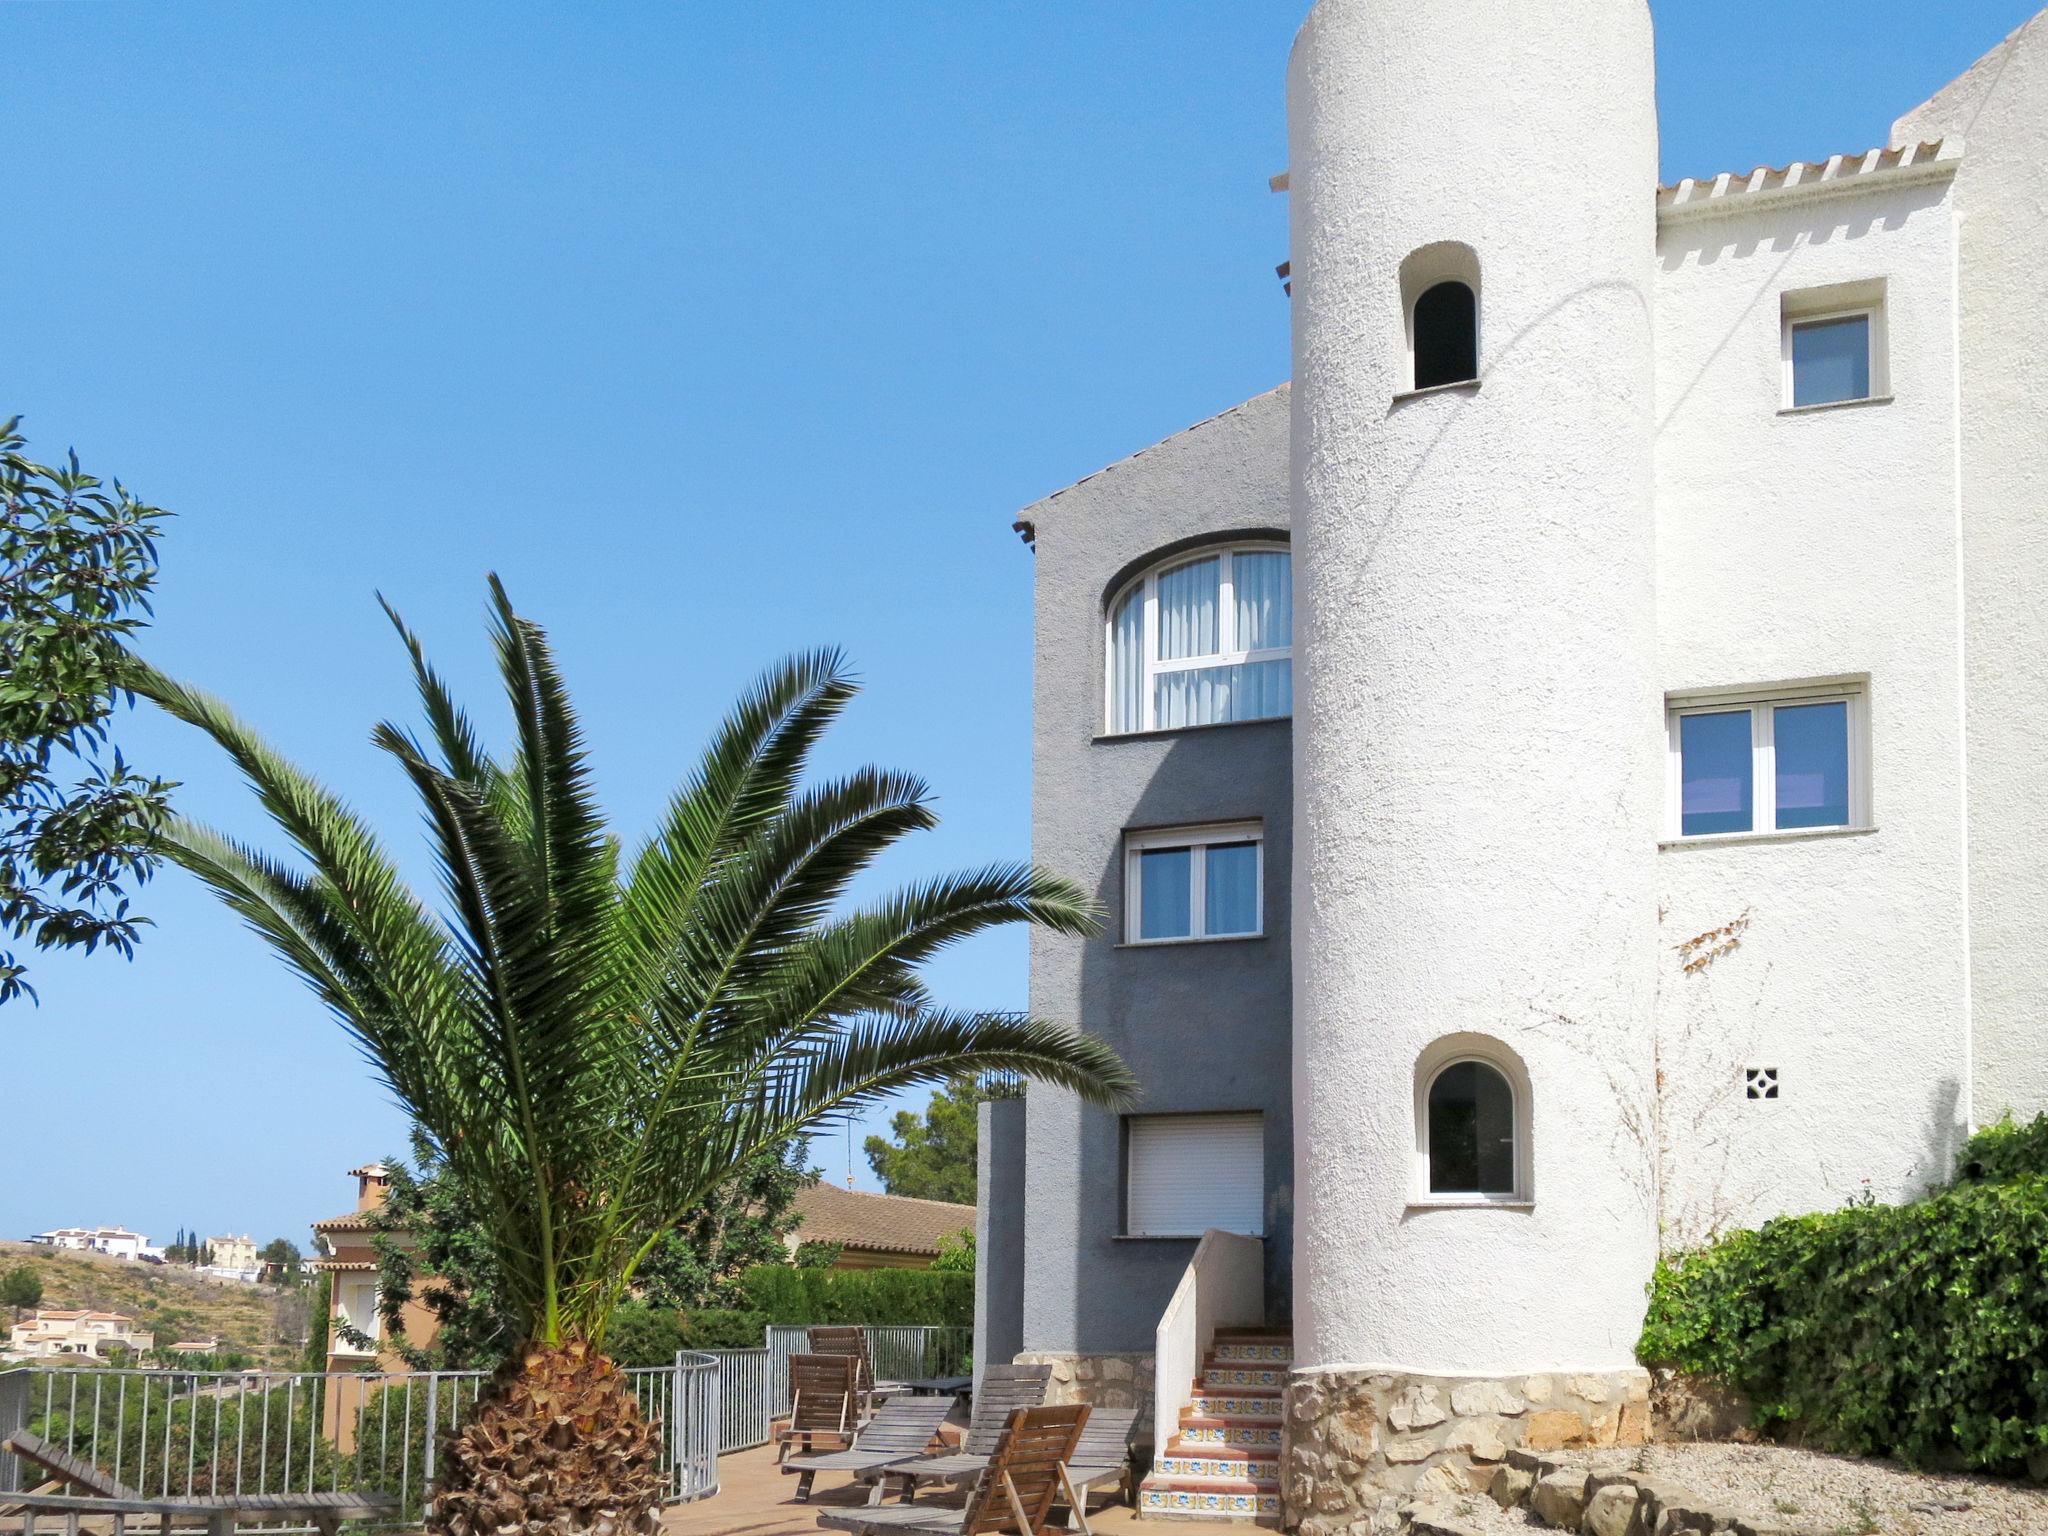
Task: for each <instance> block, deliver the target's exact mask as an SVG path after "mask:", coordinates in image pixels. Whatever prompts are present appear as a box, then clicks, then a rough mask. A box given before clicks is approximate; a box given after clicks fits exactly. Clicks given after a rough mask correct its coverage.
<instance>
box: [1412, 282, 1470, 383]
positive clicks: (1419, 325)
mask: <svg viewBox="0 0 2048 1536" xmlns="http://www.w3.org/2000/svg"><path fill="white" fill-rule="evenodd" d="M1478 377H1479V300H1478V297H1477V296H1476V295H1475V294H1474V293H1473V292H1472V290H1471V289H1470V288H1469V287H1467V286H1466V285H1465V284H1463V283H1461V282H1459V281H1458V280H1457V279H1455V278H1452V279H1450V280H1448V281H1446V282H1441V283H1437V284H1435V285H1434V286H1432V287H1429V288H1426V289H1424V290H1423V292H1422V295H1421V297H1419V298H1418V299H1416V301H1415V387H1416V388H1417V389H1434V388H1435V387H1436V386H1437V385H1439V384H1463V383H1467V382H1468V381H1470V380H1472V379H1476V378H1478Z"/></svg>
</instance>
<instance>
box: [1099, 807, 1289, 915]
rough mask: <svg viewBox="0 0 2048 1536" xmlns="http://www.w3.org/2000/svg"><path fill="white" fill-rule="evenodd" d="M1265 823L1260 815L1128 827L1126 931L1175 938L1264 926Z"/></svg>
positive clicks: (1126, 844) (1125, 841) (1125, 884)
mask: <svg viewBox="0 0 2048 1536" xmlns="http://www.w3.org/2000/svg"><path fill="white" fill-rule="evenodd" d="M1264 851H1265V833H1264V829H1263V828H1262V827H1261V826H1260V824H1259V823H1258V822H1256V821H1246V822H1232V823H1229V824H1227V825H1219V826H1206V827H1171V828H1166V829H1163V830H1159V831H1151V832H1129V833H1126V834H1125V835H1124V857H1125V861H1126V862H1125V865H1124V939H1125V942H1127V943H1131V944H1175V943H1188V942H1192V941H1194V940H1198V939H1246V938H1253V937H1255V936H1257V935H1258V934H1259V933H1261V932H1263V931H1264V928H1263V918H1264V909H1265V901H1264V892H1263V886H1264V883H1265V871H1264V859H1263V857H1262V855H1263V854H1264Z"/></svg>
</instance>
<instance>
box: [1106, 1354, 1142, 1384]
mask: <svg viewBox="0 0 2048 1536" xmlns="http://www.w3.org/2000/svg"><path fill="white" fill-rule="evenodd" d="M1136 1374H1137V1373H1136V1372H1135V1371H1134V1370H1132V1368H1131V1362H1130V1361H1128V1360H1126V1359H1124V1358H1123V1357H1122V1356H1121V1355H1109V1356H1106V1357H1105V1358H1104V1359H1103V1362H1102V1379H1103V1380H1104V1381H1130V1380H1132V1379H1133V1377H1135V1376H1136Z"/></svg>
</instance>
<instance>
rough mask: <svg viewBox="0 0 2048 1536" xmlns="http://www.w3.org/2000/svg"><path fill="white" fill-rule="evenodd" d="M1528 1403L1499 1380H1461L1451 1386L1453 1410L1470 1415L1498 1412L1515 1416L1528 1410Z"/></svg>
mask: <svg viewBox="0 0 2048 1536" xmlns="http://www.w3.org/2000/svg"><path fill="white" fill-rule="evenodd" d="M1528 1407H1529V1405H1528V1403H1527V1402H1526V1401H1524V1400H1523V1399H1522V1398H1520V1397H1517V1396H1516V1395H1515V1394H1514V1393H1512V1392H1510V1391H1509V1390H1508V1389H1507V1388H1506V1387H1505V1386H1504V1385H1502V1384H1501V1383H1500V1382H1497V1381H1461V1382H1459V1383H1458V1384H1457V1385H1456V1386H1455V1387H1453V1388H1451V1411H1452V1412H1453V1413H1456V1414H1461V1415H1465V1416H1468V1417H1469V1416H1470V1415H1472V1414H1476V1413H1497V1414H1500V1415H1502V1416H1503V1417H1505V1418H1513V1417H1514V1416H1515V1415H1516V1414H1518V1413H1525V1412H1527V1411H1528Z"/></svg>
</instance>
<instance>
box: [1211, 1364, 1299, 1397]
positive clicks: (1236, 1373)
mask: <svg viewBox="0 0 2048 1536" xmlns="http://www.w3.org/2000/svg"><path fill="white" fill-rule="evenodd" d="M1286 1385H1287V1367H1286V1366H1284V1365H1235V1364H1232V1363H1230V1362H1228V1361H1218V1362H1216V1363H1215V1364H1212V1365H1211V1366H1210V1367H1209V1368H1208V1369H1207V1370H1205V1371H1203V1372H1202V1390H1203V1391H1204V1392H1225V1393H1228V1392H1278V1391H1280V1390H1282V1389H1283V1388H1284V1387H1286Z"/></svg>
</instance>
